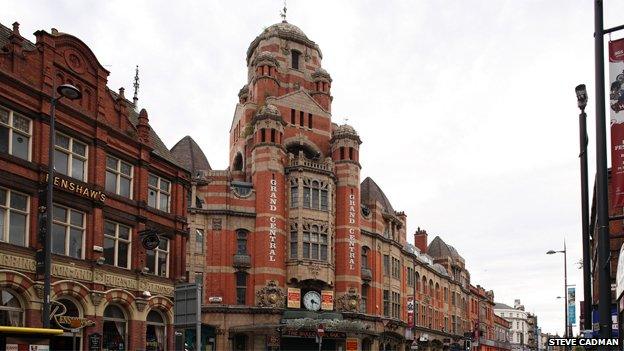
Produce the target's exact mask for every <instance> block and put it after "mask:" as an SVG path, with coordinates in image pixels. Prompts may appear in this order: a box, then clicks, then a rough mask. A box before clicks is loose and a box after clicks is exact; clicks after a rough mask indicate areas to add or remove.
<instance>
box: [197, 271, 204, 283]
mask: <svg viewBox="0 0 624 351" xmlns="http://www.w3.org/2000/svg"><path fill="white" fill-rule="evenodd" d="M195 283H197V284H201V285H203V284H204V272H195Z"/></svg>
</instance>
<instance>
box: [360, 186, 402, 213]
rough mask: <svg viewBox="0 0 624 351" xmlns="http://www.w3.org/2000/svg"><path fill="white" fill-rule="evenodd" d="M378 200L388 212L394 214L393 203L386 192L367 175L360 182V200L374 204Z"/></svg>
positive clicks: (366, 203)
mask: <svg viewBox="0 0 624 351" xmlns="http://www.w3.org/2000/svg"><path fill="white" fill-rule="evenodd" d="M376 201H378V202H379V203H381V206H383V208H384V210H385V211H386V212H388V213H390V214H394V208H392V204H391V203H390V200H388V198H387V197H386V194H384V192H383V191H382V190H381V188H380V187H379V185H377V183H375V181H374V180H373V179H371V177H366V179H364V181H363V182H362V184H360V202H361V203H363V204H364V205H373V204H374V203H375V202H376Z"/></svg>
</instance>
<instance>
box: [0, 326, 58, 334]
mask: <svg viewBox="0 0 624 351" xmlns="http://www.w3.org/2000/svg"><path fill="white" fill-rule="evenodd" d="M64 332H65V331H64V330H63V329H48V328H26V327H5V326H0V333H1V334H31V335H61V334H63V333H64Z"/></svg>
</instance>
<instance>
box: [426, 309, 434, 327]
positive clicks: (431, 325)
mask: <svg viewBox="0 0 624 351" xmlns="http://www.w3.org/2000/svg"><path fill="white" fill-rule="evenodd" d="M427 317H428V318H429V320H428V321H427V322H428V323H429V324H428V327H429V328H431V327H433V326H434V324H433V308H431V307H429V314H428V315H427Z"/></svg>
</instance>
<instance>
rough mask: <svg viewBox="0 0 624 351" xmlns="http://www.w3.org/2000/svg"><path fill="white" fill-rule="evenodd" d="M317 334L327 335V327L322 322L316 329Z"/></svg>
mask: <svg viewBox="0 0 624 351" xmlns="http://www.w3.org/2000/svg"><path fill="white" fill-rule="evenodd" d="M316 334H317V335H318V336H320V337H323V335H325V327H324V326H323V325H322V324H319V326H318V328H317V329H316Z"/></svg>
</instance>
